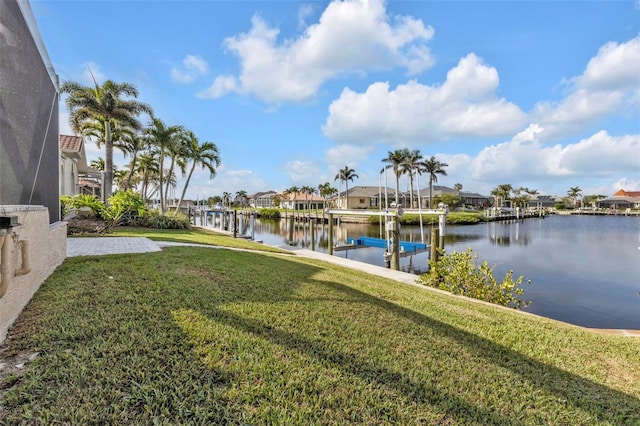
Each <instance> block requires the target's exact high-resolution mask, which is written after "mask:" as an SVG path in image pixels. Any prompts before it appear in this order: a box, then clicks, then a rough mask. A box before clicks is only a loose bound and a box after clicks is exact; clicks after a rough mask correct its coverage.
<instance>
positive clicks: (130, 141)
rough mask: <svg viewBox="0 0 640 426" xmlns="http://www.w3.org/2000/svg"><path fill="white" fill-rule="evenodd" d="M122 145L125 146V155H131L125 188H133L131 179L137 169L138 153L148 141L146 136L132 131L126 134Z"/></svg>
mask: <svg viewBox="0 0 640 426" xmlns="http://www.w3.org/2000/svg"><path fill="white" fill-rule="evenodd" d="M121 143H122V147H123V148H124V153H125V154H124V155H125V157H126V156H127V155H131V163H129V175H128V176H127V181H126V183H125V189H129V188H131V179H132V177H133V175H134V173H135V170H136V163H137V162H138V154H139V153H140V152H141V151H143V150H144V149H145V147H146V141H145V140H144V138H143V137H142V136H141V135H139V134H136V133H131V134H129V135H127V136H125V137H124V138H123V139H122V141H121Z"/></svg>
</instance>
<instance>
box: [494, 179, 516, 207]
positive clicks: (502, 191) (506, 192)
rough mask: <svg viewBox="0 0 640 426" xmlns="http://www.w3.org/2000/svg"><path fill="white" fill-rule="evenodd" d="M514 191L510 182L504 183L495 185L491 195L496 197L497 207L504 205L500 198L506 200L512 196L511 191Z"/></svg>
mask: <svg viewBox="0 0 640 426" xmlns="http://www.w3.org/2000/svg"><path fill="white" fill-rule="evenodd" d="M512 191H513V186H512V185H511V184H509V183H503V184H500V185H498V186H497V187H495V188H494V189H493V190H492V191H491V195H493V196H494V197H496V207H502V203H499V202H498V200H502V201H506V200H509V199H510V198H511V192H512Z"/></svg>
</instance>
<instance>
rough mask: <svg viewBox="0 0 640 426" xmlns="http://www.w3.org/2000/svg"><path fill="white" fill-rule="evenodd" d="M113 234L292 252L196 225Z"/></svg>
mask: <svg viewBox="0 0 640 426" xmlns="http://www.w3.org/2000/svg"><path fill="white" fill-rule="evenodd" d="M111 235H113V236H117V237H147V238H149V239H151V240H156V241H172V242H179V243H194V244H207V245H213V246H223V247H231V248H240V249H247V250H258V251H266V252H271V253H290V252H288V251H286V250H282V249H279V248H277V247H272V246H267V245H263V244H260V243H256V242H254V241H250V240H246V239H244V238H233V235H230V234H226V233H221V232H216V231H213V230H209V229H203V228H195V227H194V228H192V229H150V228H131V227H115V228H112V229H111Z"/></svg>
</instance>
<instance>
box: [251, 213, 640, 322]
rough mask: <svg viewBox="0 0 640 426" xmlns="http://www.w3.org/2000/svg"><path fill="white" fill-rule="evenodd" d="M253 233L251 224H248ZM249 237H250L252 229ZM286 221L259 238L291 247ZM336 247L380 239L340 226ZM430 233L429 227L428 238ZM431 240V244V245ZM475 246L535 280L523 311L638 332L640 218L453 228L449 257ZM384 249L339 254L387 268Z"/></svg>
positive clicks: (306, 243) (409, 233)
mask: <svg viewBox="0 0 640 426" xmlns="http://www.w3.org/2000/svg"><path fill="white" fill-rule="evenodd" d="M247 228H248V226H247ZM246 232H250V231H249V230H248V229H247V230H246ZM289 232H290V230H289V227H288V223H287V221H285V220H281V221H263V222H260V221H258V222H257V223H256V227H255V238H256V240H263V241H264V243H265V244H270V245H281V246H285V245H286V246H290V245H289ZM334 233H335V234H336V236H335V237H334V238H335V239H336V241H337V243H338V244H340V245H342V244H345V242H346V239H347V238H357V237H358V236H360V235H365V236H371V237H380V228H379V227H378V226H377V225H365V224H362V225H360V224H341V226H340V227H336V228H335V229H334ZM327 234H328V229H327V226H326V225H324V226H323V225H318V227H317V228H316V234H315V245H316V250H317V251H322V252H326V251H327V247H328V240H327V236H328V235H327ZM429 235H430V228H428V227H425V228H424V236H425V239H426V240H428V236H429ZM401 239H402V240H403V241H417V242H420V241H421V234H420V229H419V227H403V229H402V232H401ZM293 241H294V244H293V245H294V246H297V247H306V248H311V247H310V230H309V227H308V225H306V226H303V225H301V224H300V225H299V224H296V226H295V228H294V235H293ZM425 242H427V243H428V241H425ZM468 247H471V248H472V249H473V251H474V252H475V253H477V254H478V255H479V260H481V261H482V260H487V261H488V262H489V263H490V264H492V265H495V269H494V275H495V276H496V277H502V276H504V274H505V273H506V272H507V271H508V270H509V269H512V270H513V271H514V276H515V277H518V276H520V275H522V276H524V277H525V280H526V279H529V280H531V284H525V285H524V290H525V294H524V299H526V300H531V301H532V304H531V306H529V307H528V308H526V309H525V310H526V311H528V312H531V313H535V314H538V315H542V316H546V317H549V318H555V319H557V320H560V321H565V322H569V323H572V324H577V325H582V326H585V327H595V328H623V329H636V330H640V294H639V292H640V218H638V217H625V216H550V217H547V218H546V219H528V220H525V221H520V222H510V223H504V222H492V223H482V224H478V225H470V226H469V225H467V226H447V228H446V238H445V248H446V250H447V251H448V252H451V251H464V250H466V249H467V248H468ZM382 253H383V249H379V248H364V249H357V250H349V251H344V252H337V253H336V254H335V255H336V256H340V257H346V258H349V259H353V260H357V261H361V262H366V263H370V264H375V265H380V266H383V265H384V260H383V257H382ZM427 260H428V257H427V254H426V253H421V254H418V255H414V256H410V257H404V258H401V261H400V268H401V269H402V270H404V271H407V272H413V273H421V272H426V270H427Z"/></svg>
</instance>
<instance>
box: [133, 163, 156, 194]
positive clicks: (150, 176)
mask: <svg viewBox="0 0 640 426" xmlns="http://www.w3.org/2000/svg"><path fill="white" fill-rule="evenodd" d="M135 170H136V171H137V173H139V174H140V182H141V184H142V185H141V188H140V194H141V195H142V199H143V200H144V201H147V200H148V199H149V197H150V196H153V194H154V193H155V191H156V190H155V189H154V190H153V191H152V192H151V194H149V188H150V187H153V186H154V185H155V183H156V182H157V181H158V179H159V164H158V161H157V157H156V156H154V155H153V153H151V152H145V153H144V154H142V155H141V156H140V157H139V159H138V165H137V166H136V169H135Z"/></svg>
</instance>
